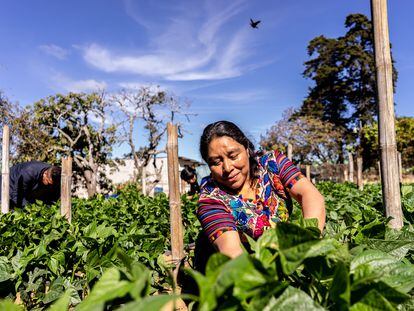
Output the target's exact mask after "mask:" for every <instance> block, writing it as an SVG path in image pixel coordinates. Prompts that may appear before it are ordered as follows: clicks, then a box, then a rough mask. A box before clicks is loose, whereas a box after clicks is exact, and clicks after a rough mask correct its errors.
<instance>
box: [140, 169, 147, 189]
mask: <svg viewBox="0 0 414 311" xmlns="http://www.w3.org/2000/svg"><path fill="white" fill-rule="evenodd" d="M141 182H142V194H143V195H147V167H146V166H144V165H143V166H142V172H141Z"/></svg>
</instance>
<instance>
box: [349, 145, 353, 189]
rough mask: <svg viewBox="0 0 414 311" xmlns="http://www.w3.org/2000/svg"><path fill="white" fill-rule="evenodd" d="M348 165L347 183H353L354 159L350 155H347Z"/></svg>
mask: <svg viewBox="0 0 414 311" xmlns="http://www.w3.org/2000/svg"><path fill="white" fill-rule="evenodd" d="M348 165H349V181H350V182H354V157H353V156H352V153H351V152H349V153H348Z"/></svg>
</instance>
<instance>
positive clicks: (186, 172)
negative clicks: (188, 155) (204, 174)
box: [180, 165, 196, 182]
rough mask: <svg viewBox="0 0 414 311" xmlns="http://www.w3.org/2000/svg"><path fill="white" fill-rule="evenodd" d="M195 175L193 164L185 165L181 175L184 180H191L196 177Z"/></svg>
mask: <svg viewBox="0 0 414 311" xmlns="http://www.w3.org/2000/svg"><path fill="white" fill-rule="evenodd" d="M195 175H196V170H195V169H193V168H192V167H191V166H188V165H184V168H183V170H182V171H181V174H180V177H181V179H182V180H185V181H186V182H189V181H190V180H191V179H193V178H194V177H195Z"/></svg>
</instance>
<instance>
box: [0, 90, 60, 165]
mask: <svg viewBox="0 0 414 311" xmlns="http://www.w3.org/2000/svg"><path fill="white" fill-rule="evenodd" d="M6 124H7V125H8V126H9V127H10V160H11V162H12V163H16V162H24V161H31V160H38V161H45V162H50V163H56V162H57V160H56V152H54V150H53V148H51V147H50V146H51V143H50V139H51V138H50V136H49V135H48V133H47V132H45V131H44V129H43V128H42V125H41V124H39V123H38V122H36V120H35V118H34V116H33V113H32V112H31V111H30V108H25V109H22V108H21V107H20V106H19V105H18V103H12V102H11V101H10V100H9V99H8V98H7V97H6V96H5V95H4V94H3V93H1V92H0V126H1V128H2V127H3V126H4V125H6ZM0 139H1V138H0Z"/></svg>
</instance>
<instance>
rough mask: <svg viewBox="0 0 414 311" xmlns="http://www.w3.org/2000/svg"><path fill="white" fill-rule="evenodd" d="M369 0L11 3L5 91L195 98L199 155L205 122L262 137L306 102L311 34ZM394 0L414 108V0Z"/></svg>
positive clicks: (336, 30) (401, 99)
mask: <svg viewBox="0 0 414 311" xmlns="http://www.w3.org/2000/svg"><path fill="white" fill-rule="evenodd" d="M369 2H370V1H369V0H313V1H309V0H296V1H279V0H273V1H272V0H232V1H223V0H204V1H203V0H197V1H195V0H192V1H171V0H170V1H160V0H157V1H140V0H135V1H133V0H90V1H89V0H82V1H80V0H72V1H56V0H43V1H33V0H21V1H11V0H9V1H2V7H1V10H0V38H1V49H0V89H1V90H3V91H4V92H5V94H6V95H7V96H8V97H9V98H10V99H12V100H14V101H18V102H20V103H21V104H22V105H27V104H30V103H33V102H35V101H36V100H38V99H40V98H44V97H46V96H48V95H52V94H55V93H57V92H69V91H92V90H94V89H97V88H105V89H107V90H108V92H115V91H117V90H119V89H121V88H132V87H136V86H139V85H143V84H144V85H146V84H153V85H160V86H161V87H162V88H165V89H167V90H170V91H172V92H173V93H174V94H176V95H177V96H178V97H180V98H182V99H183V100H184V99H187V100H190V101H191V102H192V104H191V107H190V109H189V111H190V112H192V113H196V114H197V116H194V117H192V119H191V121H190V122H189V123H185V124H184V126H185V130H186V132H185V138H184V139H182V140H181V141H180V143H179V148H180V154H181V155H183V156H186V157H191V158H196V159H199V158H200V157H199V154H198V140H199V137H200V135H201V132H202V129H203V128H204V127H205V126H206V125H207V124H209V123H211V122H214V121H217V120H223V119H225V120H230V121H233V122H235V123H236V124H238V125H239V126H240V127H241V128H242V129H243V130H244V131H245V132H246V133H247V134H248V135H249V136H250V137H251V138H252V139H253V141H254V142H255V143H258V142H259V140H260V134H264V133H265V132H266V130H267V129H268V128H270V126H271V125H272V124H273V123H274V122H275V121H277V120H279V119H280V117H281V115H282V112H283V111H284V110H285V109H287V108H288V107H298V106H300V104H301V102H302V100H303V98H304V97H305V96H306V93H307V88H308V86H309V85H310V84H311V81H309V80H305V79H304V78H303V77H302V75H301V73H302V72H303V69H304V67H303V63H304V61H306V60H307V54H306V46H307V44H308V42H309V41H310V40H311V39H312V38H314V37H316V36H318V35H321V34H323V35H325V36H327V37H337V36H339V35H343V34H344V32H345V29H344V21H345V17H346V16H347V15H348V14H350V13H364V14H366V15H368V16H369V14H370V9H369ZM388 2H389V3H388V8H389V24H390V38H391V42H392V44H393V56H394V59H395V60H396V66H397V69H398V71H399V81H398V83H397V90H396V95H395V102H396V113H397V114H398V115H406V116H414V109H413V104H412V100H411V98H412V95H411V91H412V87H413V85H414V58H413V57H412V53H413V52H414V40H413V35H412V29H414V19H413V18H412V12H413V11H414V1H412V0H398V1H397V0H388ZM250 18H253V19H260V20H261V21H262V23H261V24H260V25H259V29H252V28H251V27H249V19H250ZM138 139H142V138H141V137H138ZM123 151H125V148H124V147H122V146H121V147H117V148H116V150H115V152H114V154H115V155H121V154H122V152H123Z"/></svg>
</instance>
